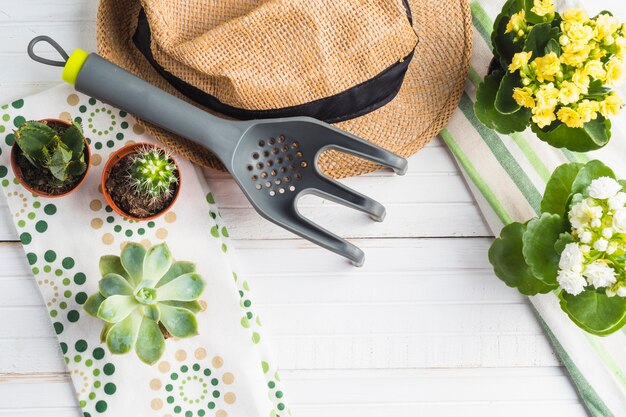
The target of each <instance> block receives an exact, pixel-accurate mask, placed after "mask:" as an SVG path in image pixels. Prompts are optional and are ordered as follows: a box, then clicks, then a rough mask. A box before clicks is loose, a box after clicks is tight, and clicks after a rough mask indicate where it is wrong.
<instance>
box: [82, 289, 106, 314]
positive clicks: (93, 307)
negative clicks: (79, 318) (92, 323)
mask: <svg viewBox="0 0 626 417" xmlns="http://www.w3.org/2000/svg"><path fill="white" fill-rule="evenodd" d="M103 301H104V297H103V296H102V294H100V293H99V292H97V293H95V294H91V295H90V296H89V297H88V298H87V301H85V304H84V305H83V309H84V310H85V311H86V312H87V314H89V315H90V316H92V317H98V309H99V308H100V304H102V302H103Z"/></svg>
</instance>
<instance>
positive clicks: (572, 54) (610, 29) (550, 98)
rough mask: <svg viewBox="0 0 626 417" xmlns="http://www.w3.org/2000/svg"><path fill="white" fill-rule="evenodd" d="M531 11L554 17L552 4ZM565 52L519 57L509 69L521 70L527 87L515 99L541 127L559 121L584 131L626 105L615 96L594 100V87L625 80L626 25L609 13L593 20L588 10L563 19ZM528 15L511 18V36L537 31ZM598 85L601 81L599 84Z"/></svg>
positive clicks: (545, 1) (537, 0)
mask: <svg viewBox="0 0 626 417" xmlns="http://www.w3.org/2000/svg"><path fill="white" fill-rule="evenodd" d="M531 11H532V12H533V13H535V14H537V15H539V16H545V15H549V14H551V13H554V3H553V1H552V0H534V7H533V8H532V9H531ZM562 19H563V21H562V23H561V30H562V35H561V36H560V38H559V44H560V46H561V51H560V53H559V54H557V53H556V52H550V53H548V54H546V55H544V56H538V57H533V54H532V52H519V53H517V54H515V55H514V57H513V59H512V62H511V64H510V65H509V68H508V70H509V71H510V72H515V71H519V72H520V76H521V79H522V83H523V87H520V88H515V89H514V90H513V98H514V100H515V101H516V102H517V103H518V104H519V105H520V106H523V107H527V108H529V109H531V111H532V120H533V122H534V123H536V124H537V125H538V126H539V127H541V128H544V127H546V126H549V125H551V124H552V122H554V121H555V120H557V119H558V120H559V121H561V122H562V123H565V124H566V125H567V126H569V127H572V128H580V127H583V125H584V124H585V123H588V122H590V121H591V120H595V119H596V118H597V117H598V114H601V115H602V116H603V117H605V118H608V117H610V116H613V115H616V114H617V113H618V112H619V111H620V110H621V108H622V107H623V106H624V103H623V101H622V99H621V98H620V97H619V96H618V95H617V94H616V93H614V92H611V93H605V94H597V93H596V94H593V96H591V95H588V93H589V87H590V85H591V83H592V82H595V83H596V84H597V81H599V82H600V83H601V84H602V85H608V86H614V85H617V84H618V82H619V81H620V80H621V78H622V75H623V72H624V61H625V60H626V24H621V23H620V22H619V21H618V20H617V19H616V18H614V17H612V16H611V15H609V14H601V15H599V16H597V17H596V18H590V17H589V15H588V14H587V13H586V12H585V11H584V10H582V9H578V8H574V9H569V10H566V11H565V12H564V13H563V14H562ZM532 26H533V25H532V24H530V23H529V22H527V21H526V19H525V13H524V11H523V10H522V11H521V12H519V13H516V14H515V15H513V16H512V17H511V21H510V22H509V24H508V26H507V33H508V32H513V33H515V34H516V37H517V38H522V37H525V36H526V35H527V34H528V33H529V32H530V30H531V29H532ZM596 80H597V81H596Z"/></svg>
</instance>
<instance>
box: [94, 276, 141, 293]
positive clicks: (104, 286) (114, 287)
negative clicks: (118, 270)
mask: <svg viewBox="0 0 626 417" xmlns="http://www.w3.org/2000/svg"><path fill="white" fill-rule="evenodd" d="M99 287H100V294H102V295H103V296H104V297H110V296H112V295H133V287H131V286H130V284H129V283H128V281H126V278H124V277H123V276H121V275H118V274H115V273H110V274H106V275H105V276H104V277H103V278H102V279H101V280H100V283H99Z"/></svg>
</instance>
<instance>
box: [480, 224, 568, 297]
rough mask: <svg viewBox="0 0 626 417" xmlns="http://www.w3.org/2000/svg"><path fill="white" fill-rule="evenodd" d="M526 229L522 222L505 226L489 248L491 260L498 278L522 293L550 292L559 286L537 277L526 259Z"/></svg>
mask: <svg viewBox="0 0 626 417" xmlns="http://www.w3.org/2000/svg"><path fill="white" fill-rule="evenodd" d="M525 231H526V225H525V224H522V223H511V224H509V225H507V226H505V227H504V228H503V229H502V231H501V232H500V237H499V238H498V239H496V240H495V241H494V242H493V244H492V245H491V247H490V248H489V262H491V264H492V265H493V270H494V272H495V274H496V276H497V277H498V278H500V279H501V280H502V281H503V282H504V283H505V284H506V285H508V286H509V287H514V288H517V290H518V291H519V292H521V293H522V294H525V295H535V294H540V293H541V294H545V293H548V292H550V291H551V290H553V289H555V288H556V287H557V286H556V284H551V285H548V284H546V283H545V282H543V281H541V280H539V279H537V278H535V276H534V275H533V273H532V271H531V269H530V267H529V266H528V265H527V264H526V261H525V260H524V255H523V253H522V247H523V243H522V236H523V235H524V232H525Z"/></svg>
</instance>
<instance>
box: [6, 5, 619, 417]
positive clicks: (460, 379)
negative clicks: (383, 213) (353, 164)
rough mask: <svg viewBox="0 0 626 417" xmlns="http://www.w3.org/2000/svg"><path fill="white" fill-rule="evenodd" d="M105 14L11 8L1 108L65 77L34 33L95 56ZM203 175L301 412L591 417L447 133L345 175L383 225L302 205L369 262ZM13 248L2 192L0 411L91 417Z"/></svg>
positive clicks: (339, 210) (325, 205) (83, 8)
mask: <svg viewBox="0 0 626 417" xmlns="http://www.w3.org/2000/svg"><path fill="white" fill-rule="evenodd" d="M586 3H588V4H589V6H588V7H590V8H592V9H593V10H602V9H603V8H615V7H618V5H617V3H619V2H617V0H596V1H594V2H591V1H587V2H586ZM592 3H593V4H592ZM619 7H621V8H625V7H624V6H623V5H619ZM95 14H96V2H95V1H94V0H84V1H80V2H78V1H76V0H39V1H35V0H20V1H17V0H0V63H1V64H0V102H2V103H5V102H9V101H10V100H12V99H14V98H18V97H20V96H24V95H29V94H32V93H35V92H38V91H41V90H44V89H46V88H48V87H50V86H52V85H54V84H56V83H57V77H58V75H59V74H58V71H55V70H53V69H50V68H49V67H44V66H41V65H36V64H34V63H32V62H31V61H30V60H29V59H28V57H27V56H26V53H25V49H26V44H27V42H28V41H29V40H30V39H31V38H32V37H34V36H35V35H40V34H50V35H53V36H54V37H55V38H56V39H57V40H58V41H60V43H61V44H62V45H64V46H66V47H68V48H69V49H71V48H73V47H81V48H83V49H86V50H95V38H94V26H95V24H94V19H95ZM624 15H626V12H625V13H624ZM206 176H207V178H208V180H209V182H210V185H211V188H212V189H213V191H214V194H215V195H216V199H217V201H218V202H219V203H221V207H222V209H221V210H222V214H223V216H224V217H225V218H226V220H227V221H228V223H229V224H230V227H229V229H230V231H231V236H232V237H233V238H234V240H235V244H236V246H237V247H238V250H239V257H240V259H241V262H242V263H243V266H244V269H245V270H246V271H247V275H248V276H249V278H250V281H251V282H252V284H253V291H254V292H255V293H256V294H255V297H254V299H255V300H256V305H257V308H258V309H259V311H260V314H261V317H263V318H264V322H265V323H266V330H267V332H268V336H269V339H270V340H271V343H272V344H273V346H274V351H275V353H276V356H277V358H278V359H279V363H280V366H281V368H282V376H283V380H284V381H285V390H286V392H287V394H288V399H289V403H290V405H291V408H292V410H293V413H294V416H295V417H313V416H316V417H317V416H325V417H335V416H337V417H338V416H341V417H349V416H358V417H374V416H385V417H400V416H402V417H405V416H406V417H409V416H417V415H420V416H429V417H430V416H453V415H454V416H456V415H462V416H464V417H467V416H481V417H485V416H502V415H507V416H508V417H514V416H528V415H532V416H534V417H541V416H550V417H552V416H557V415H558V416H568V417H576V416H585V415H586V412H585V410H584V408H583V407H582V405H581V404H580V401H579V399H578V397H577V395H576V392H575V391H574V388H573V386H572V384H571V383H570V381H569V379H568V376H567V374H566V372H565V370H564V368H563V367H562V365H561V364H560V363H559V360H558V358H557V357H556V356H555V353H554V352H553V350H552V348H551V347H550V345H549V342H548V340H547V339H546V336H545V335H544V334H543V332H542V330H541V327H540V326H539V324H538V323H537V321H536V320H535V318H534V316H533V312H532V310H531V308H530V306H529V304H528V302H527V300H526V299H525V298H524V297H522V296H520V295H518V294H517V292H516V291H514V290H511V289H509V288H507V287H506V286H505V285H504V284H502V283H501V282H500V281H499V280H497V279H496V278H495V277H494V276H493V273H492V271H491V268H490V265H489V263H488V262H487V257H486V250H487V248H488V246H489V244H490V242H491V240H492V237H491V233H490V232H489V230H488V228H487V226H486V224H485V222H484V221H483V219H482V217H481V214H480V212H479V210H478V208H477V207H476V204H475V203H474V200H473V198H472V196H471V194H470V193H469V191H468V189H467V186H466V184H465V183H464V181H463V179H462V177H461V175H460V173H459V170H458V168H457V166H456V165H455V163H454V161H453V159H452V157H451V156H450V154H449V153H448V151H447V149H446V148H445V147H444V146H443V144H442V142H440V141H439V140H434V141H433V142H432V143H431V144H429V145H428V146H427V147H426V148H425V149H424V150H422V151H421V152H420V153H419V154H417V155H416V156H414V157H412V158H411V159H410V170H409V173H408V174H407V175H406V176H405V177H395V176H393V175H391V174H389V173H384V172H383V173H376V174H370V175H367V176H365V177H362V178H353V179H349V180H346V181H345V183H346V184H348V185H349V186H352V187H354V188H356V189H357V190H359V191H361V192H364V193H365V194H368V195H371V196H372V197H374V198H376V199H378V200H379V201H381V202H382V203H383V204H385V206H386V207H387V210H388V214H387V219H386V220H385V222H384V223H381V224H378V223H372V222H371V221H370V220H369V219H368V218H367V217H365V216H362V215H360V214H359V213H356V212H353V211H351V210H349V209H345V208H343V207H340V206H337V205H334V204H332V203H330V202H327V201H323V200H319V199H316V198H314V197H310V198H307V199H306V200H304V201H303V206H304V208H303V211H304V212H305V214H307V215H310V216H311V217H312V218H313V219H314V220H316V221H318V222H319V223H321V224H322V225H323V226H326V227H328V228H330V229H331V230H333V231H336V232H338V233H339V234H340V235H343V236H346V237H348V238H350V240H352V241H353V242H354V243H356V244H357V245H359V246H360V247H362V248H364V249H365V251H366V253H367V259H366V264H365V267H363V268H361V269H355V268H352V267H351V266H349V265H348V264H347V263H346V262H344V261H343V260H342V259H339V258H338V257H336V256H334V255H332V254H331V253H329V252H326V251H324V250H322V249H319V248H317V247H314V246H312V245H310V244H309V243H307V242H305V241H303V240H301V239H297V238H294V236H292V235H290V234H289V233H287V232H285V231H283V230H281V229H278V228H277V227H275V226H273V225H271V224H269V223H267V222H265V221H263V220H262V219H261V218H260V217H259V216H258V215H257V214H256V213H255V212H254V211H253V210H252V209H251V208H250V206H249V204H248V203H247V202H246V201H245V199H244V197H243V195H242V193H241V192H240V191H239V190H238V188H237V187H236V186H235V184H234V182H233V181H232V180H230V179H229V178H228V177H227V176H226V175H224V174H222V173H217V172H208V171H207V172H206ZM16 241H17V235H16V232H15V230H14V227H13V225H12V222H11V219H10V216H9V212H8V209H7V207H6V203H5V201H4V196H0V417H9V416H10V417H31V416H32V417H35V416H37V417H60V416H79V415H80V413H79V409H78V407H77V405H76V400H75V398H74V394H73V389H72V387H71V384H70V380H69V377H68V375H67V374H66V373H65V369H64V364H63V361H62V358H61V354H60V351H59V349H58V347H57V344H56V338H55V336H54V333H53V330H52V327H51V326H50V323H49V319H48V318H47V316H46V311H45V307H44V306H43V303H42V301H41V299H40V296H39V292H38V290H37V288H36V285H35V283H34V281H33V279H32V277H31V276H30V273H29V269H28V266H27V263H26V260H25V258H24V256H23V252H22V249H21V247H20V245H19V243H17V242H16ZM278 261H280V262H278ZM120 417H125V416H120ZM233 417H247V416H233ZM250 417H255V416H250Z"/></svg>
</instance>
